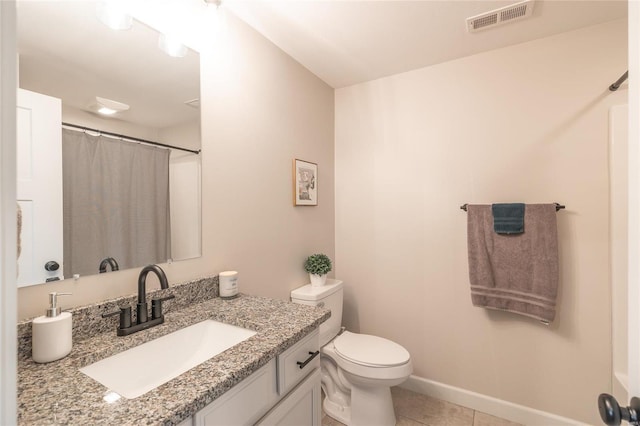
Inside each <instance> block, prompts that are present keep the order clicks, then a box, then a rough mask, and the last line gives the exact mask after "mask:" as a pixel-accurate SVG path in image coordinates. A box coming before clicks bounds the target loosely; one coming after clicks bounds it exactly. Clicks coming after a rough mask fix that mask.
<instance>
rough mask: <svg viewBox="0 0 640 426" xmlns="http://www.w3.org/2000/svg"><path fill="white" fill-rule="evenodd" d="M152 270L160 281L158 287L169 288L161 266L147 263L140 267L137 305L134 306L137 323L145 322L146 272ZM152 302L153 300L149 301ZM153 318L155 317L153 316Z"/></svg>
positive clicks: (146, 317) (146, 318)
mask: <svg viewBox="0 0 640 426" xmlns="http://www.w3.org/2000/svg"><path fill="white" fill-rule="evenodd" d="M149 272H153V273H154V274H156V276H157V277H158V280H159V281H160V288H162V289H167V288H169V282H168V281H167V276H166V275H165V274H164V271H163V270H162V268H160V267H159V266H158V265H147V266H145V267H144V268H142V271H140V275H138V305H137V306H136V314H137V315H138V320H137V323H138V324H142V323H145V322H147V320H148V316H147V313H148V312H147V274H148V273H149ZM151 303H152V304H153V301H152V302H151ZM154 319H155V318H154Z"/></svg>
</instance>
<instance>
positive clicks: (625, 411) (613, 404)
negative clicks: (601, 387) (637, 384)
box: [598, 393, 640, 426]
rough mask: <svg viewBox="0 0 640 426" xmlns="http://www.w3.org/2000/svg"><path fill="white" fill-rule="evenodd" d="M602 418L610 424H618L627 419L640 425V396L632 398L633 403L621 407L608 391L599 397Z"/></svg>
mask: <svg viewBox="0 0 640 426" xmlns="http://www.w3.org/2000/svg"><path fill="white" fill-rule="evenodd" d="M598 410H599V411H600V418H601V419H602V421H603V422H604V424H606V425H608V426H617V425H619V424H621V423H622V420H626V421H628V422H629V424H630V425H635V426H638V425H640V418H639V416H640V398H636V397H633V398H631V405H629V406H628V407H620V404H618V401H617V400H616V399H615V398H614V397H613V396H611V395H609V394H607V393H603V394H600V396H599V397H598Z"/></svg>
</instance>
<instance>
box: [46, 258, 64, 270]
mask: <svg viewBox="0 0 640 426" xmlns="http://www.w3.org/2000/svg"><path fill="white" fill-rule="evenodd" d="M58 268H60V265H59V264H58V262H56V261H55V260H50V261H48V262H47V263H45V264H44V270H45V271H57V270H58Z"/></svg>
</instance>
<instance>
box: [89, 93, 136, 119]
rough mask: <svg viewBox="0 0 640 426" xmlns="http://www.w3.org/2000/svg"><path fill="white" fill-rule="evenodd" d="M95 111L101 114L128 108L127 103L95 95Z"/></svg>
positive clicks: (109, 113) (110, 113) (111, 113)
mask: <svg viewBox="0 0 640 426" xmlns="http://www.w3.org/2000/svg"><path fill="white" fill-rule="evenodd" d="M96 102H97V111H98V113H99V114H103V115H113V114H115V113H116V112H122V111H126V110H128V109H129V105H127V104H124V103H122V102H118V101H114V100H111V99H107V98H101V97H100V96H96Z"/></svg>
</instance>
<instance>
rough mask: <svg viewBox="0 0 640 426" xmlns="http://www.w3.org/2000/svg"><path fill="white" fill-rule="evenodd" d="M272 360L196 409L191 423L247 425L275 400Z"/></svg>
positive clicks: (274, 375)
mask: <svg viewBox="0 0 640 426" xmlns="http://www.w3.org/2000/svg"><path fill="white" fill-rule="evenodd" d="M277 397H278V394H277V392H276V361H275V359H273V360H271V361H270V362H269V364H267V365H265V366H264V367H262V368H260V370H258V371H256V372H255V373H253V374H252V375H251V376H249V377H247V378H246V379H244V380H243V381H241V382H240V383H238V384H237V385H235V386H234V387H232V388H231V389H230V390H228V391H227V392H226V393H225V394H224V395H222V396H221V397H220V398H218V399H216V400H215V401H213V402H212V403H211V404H209V405H207V406H206V407H204V408H203V409H202V410H200V411H198V412H197V413H196V415H195V417H194V423H193V424H194V425H195V426H229V425H234V426H240V425H251V424H253V423H254V422H255V421H256V420H258V419H259V418H260V416H262V415H264V413H266V412H267V411H268V410H269V408H271V406H272V405H273V404H274V403H275V401H276V400H277Z"/></svg>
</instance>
